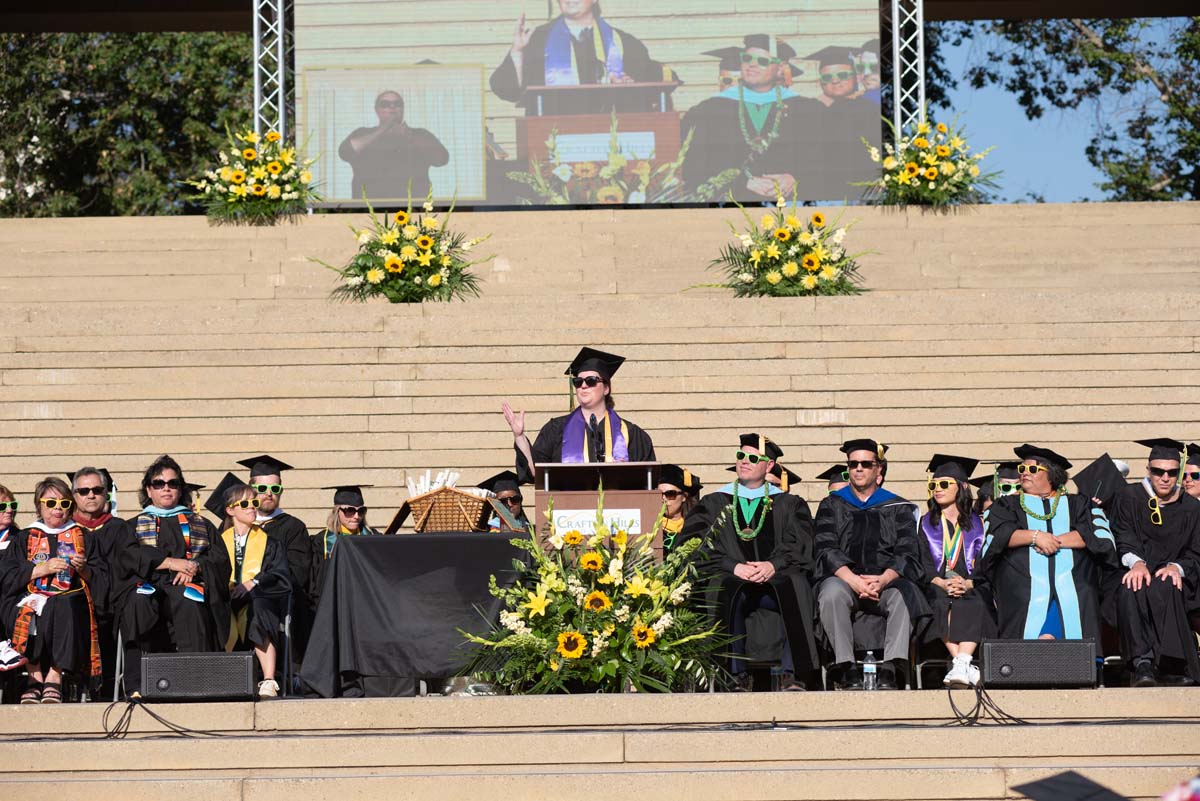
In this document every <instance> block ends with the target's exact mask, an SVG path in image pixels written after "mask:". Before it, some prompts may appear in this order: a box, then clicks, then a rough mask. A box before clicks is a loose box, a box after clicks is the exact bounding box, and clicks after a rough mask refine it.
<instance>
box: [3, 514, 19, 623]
mask: <svg viewBox="0 0 1200 801" xmlns="http://www.w3.org/2000/svg"><path fill="white" fill-rule="evenodd" d="M18 533H20V529H18V528H14V527H11V526H10V527H9V528H7V529H5V530H3V531H0V538H3V539H2V541H0V602H3V599H5V598H7V597H8V594H9V593H10V592H13V590H12V589H11V588H12V587H14V586H20V581H21V575H20V574H21V569H20V562H19V561H18V560H16V559H6V558H4V557H5V556H6V555H7V552H8V551H9V549H11V548H13V547H14V546H13V541H14V540H15V539H16V536H17V534H18ZM6 535H7V536H6ZM10 636H12V632H11V631H9V629H8V625H7V624H6V623H5V622H4V615H0V639H5V640H7V639H8V638H9V637H10Z"/></svg>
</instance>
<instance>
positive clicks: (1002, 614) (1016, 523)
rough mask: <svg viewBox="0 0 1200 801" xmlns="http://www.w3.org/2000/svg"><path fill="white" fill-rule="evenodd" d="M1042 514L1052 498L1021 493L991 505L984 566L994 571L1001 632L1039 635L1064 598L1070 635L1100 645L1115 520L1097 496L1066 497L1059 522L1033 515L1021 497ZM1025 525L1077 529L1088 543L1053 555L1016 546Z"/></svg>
mask: <svg viewBox="0 0 1200 801" xmlns="http://www.w3.org/2000/svg"><path fill="white" fill-rule="evenodd" d="M1023 499H1024V502H1025V503H1026V504H1028V505H1029V508H1030V509H1033V510H1034V511H1036V512H1037V513H1038V514H1042V515H1046V514H1049V513H1050V510H1051V507H1052V506H1053V499H1052V498H1038V497H1035V496H1026V495H1023V494H1020V493H1018V494H1017V495H1008V496H1005V497H1003V498H997V499H996V502H995V503H994V504H993V505H992V507H991V508H990V509H989V510H988V517H987V535H986V536H985V537H984V546H983V547H984V550H983V556H982V557H981V559H980V561H981V566H980V568H979V569H980V571H981V572H982V573H983V574H984V575H986V576H987V578H988V581H989V583H990V584H991V586H992V591H993V593H995V597H996V611H997V616H998V618H999V634H1000V637H1002V638H1003V639H1016V640H1021V639H1025V640H1032V639H1037V637H1038V635H1039V634H1040V632H1041V631H1042V626H1043V624H1044V623H1045V620H1046V610H1047V609H1048V608H1049V605H1050V603H1051V601H1055V600H1056V601H1057V602H1058V605H1059V609H1060V610H1061V613H1062V619H1063V633H1064V637H1065V639H1069V640H1077V639H1084V638H1089V637H1090V638H1092V639H1094V640H1095V641H1096V642H1097V643H1099V642H1100V575H1101V570H1102V568H1103V567H1104V566H1106V565H1107V566H1113V565H1115V564H1116V543H1115V542H1114V540H1113V536H1112V533H1111V532H1110V531H1109V526H1108V520H1107V518H1105V516H1104V513H1103V512H1102V511H1100V510H1099V509H1093V508H1092V506H1091V501H1090V500H1089V499H1087V498H1084V497H1082V496H1079V495H1067V496H1066V497H1064V498H1063V499H1062V501H1061V502H1060V503H1059V508H1058V510H1057V512H1056V513H1055V516H1054V519H1053V520H1049V521H1042V520H1038V519H1037V518H1033V517H1029V516H1028V515H1027V514H1026V513H1025V511H1024V510H1023V509H1022V508H1021V503H1022V500H1023ZM1019 529H1032V530H1034V531H1048V532H1049V533H1051V534H1055V535H1059V534H1066V533H1067V532H1068V531H1078V532H1079V534H1080V536H1082V537H1083V542H1084V546H1085V547H1084V548H1082V549H1077V550H1072V549H1067V548H1062V549H1059V551H1058V553H1056V554H1055V555H1054V556H1050V557H1046V556H1042V555H1041V554H1039V553H1037V552H1036V551H1034V549H1033V548H1031V547H1028V546H1026V547H1021V548H1009V547H1008V543H1009V540H1010V539H1011V538H1012V535H1013V533H1014V532H1016V531H1017V530H1019Z"/></svg>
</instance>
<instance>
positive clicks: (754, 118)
mask: <svg viewBox="0 0 1200 801" xmlns="http://www.w3.org/2000/svg"><path fill="white" fill-rule="evenodd" d="M771 109H775V121H774V122H772V123H771V128H770V130H768V131H766V132H763V127H764V126H765V125H766V124H767V118H768V117H769V116H770V114H771ZM783 113H784V105H783V90H782V89H780V88H779V87H778V86H776V87H775V101H774V102H773V103H751V102H748V101H747V100H746V88H745V87H744V86H743V85H742V84H741V83H739V84H738V126H739V127H740V128H741V130H742V139H744V140H745V141H746V144H747V145H749V146H750V149H751V150H752V151H754V152H755V153H759V154H762V153H764V152H766V150H767V148H769V147H770V146H771V145H772V144H774V142H775V140H776V139H778V138H779V126H780V124H781V123H782V122H783ZM747 122H749V124H750V125H751V126H753V127H754V133H753V134H751V133H750V130H749V128H748V127H747Z"/></svg>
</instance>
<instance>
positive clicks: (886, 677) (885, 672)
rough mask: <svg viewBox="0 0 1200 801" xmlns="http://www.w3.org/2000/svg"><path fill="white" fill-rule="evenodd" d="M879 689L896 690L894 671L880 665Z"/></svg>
mask: <svg viewBox="0 0 1200 801" xmlns="http://www.w3.org/2000/svg"><path fill="white" fill-rule="evenodd" d="M878 681H879V685H878V686H879V689H881V690H896V689H899V688H898V687H897V686H896V671H895V669H894V668H892V667H889V666H885V665H881V666H880V669H879V680H878Z"/></svg>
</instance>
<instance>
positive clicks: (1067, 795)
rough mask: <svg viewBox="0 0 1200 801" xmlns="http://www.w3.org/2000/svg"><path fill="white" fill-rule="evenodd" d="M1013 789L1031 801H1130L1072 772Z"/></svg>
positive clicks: (1020, 785) (1019, 785)
mask: <svg viewBox="0 0 1200 801" xmlns="http://www.w3.org/2000/svg"><path fill="white" fill-rule="evenodd" d="M1013 789H1014V790H1016V791H1017V792H1019V793H1021V794H1022V795H1024V796H1026V797H1027V798H1030V799H1032V800H1033V801H1130V799H1129V798H1128V797H1127V796H1123V795H1120V794H1119V793H1114V792H1113V791H1112V790H1110V789H1108V788H1107V787H1105V786H1104V785H1102V784H1097V783H1096V782H1094V781H1092V780H1091V779H1089V778H1087V777H1086V776H1083V775H1080V774H1078V773H1076V772H1075V771H1073V770H1068V771H1066V772H1064V773H1059V774H1057V775H1054V776H1050V777H1048V778H1045V779H1038V780H1037V781H1035V782H1029V783H1027V784H1018V785H1017V786H1016V787H1013Z"/></svg>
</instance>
